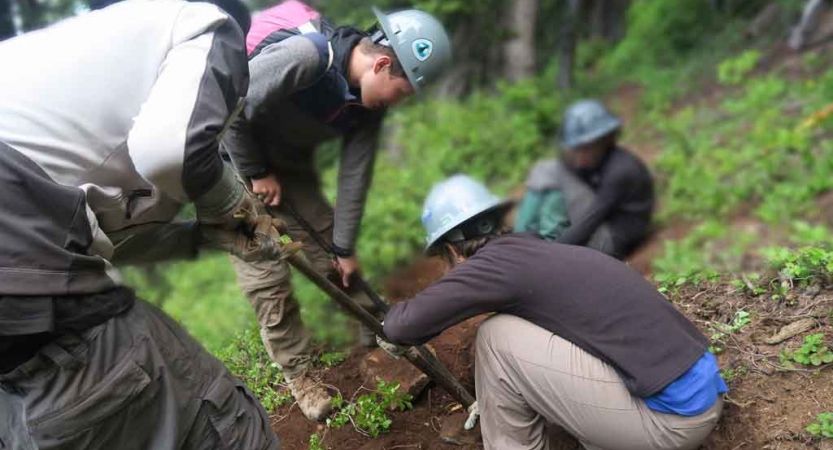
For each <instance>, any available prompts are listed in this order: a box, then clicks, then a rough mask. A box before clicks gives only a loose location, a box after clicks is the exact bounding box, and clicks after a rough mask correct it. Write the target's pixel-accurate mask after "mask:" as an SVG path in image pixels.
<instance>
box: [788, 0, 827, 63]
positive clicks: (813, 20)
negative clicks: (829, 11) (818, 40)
mask: <svg viewBox="0 0 833 450" xmlns="http://www.w3.org/2000/svg"><path fill="white" fill-rule="evenodd" d="M824 3H825V2H824V0H808V1H807V3H806V5H804V11H803V12H802V14H801V21H800V22H798V25H796V26H795V28H793V30H792V32H791V33H790V38H789V40H788V42H787V43H788V45H789V46H790V48H791V49H793V50H795V51H799V50H801V49H803V48H804V46H805V45H807V41H808V40H809V39H810V37H811V36H812V35H813V33H814V32H815V31H816V28H817V27H818V24H819V17H820V16H821V14H822V12H824V9H825V4H824Z"/></svg>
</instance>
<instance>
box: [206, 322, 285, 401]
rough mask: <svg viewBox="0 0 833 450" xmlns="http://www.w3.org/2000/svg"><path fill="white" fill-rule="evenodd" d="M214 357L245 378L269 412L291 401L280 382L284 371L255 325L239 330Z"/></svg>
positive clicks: (239, 376)
mask: <svg viewBox="0 0 833 450" xmlns="http://www.w3.org/2000/svg"><path fill="white" fill-rule="evenodd" d="M217 357H218V358H219V359H220V360H221V361H223V363H224V364H225V365H226V367H228V369H229V370H230V371H231V373H233V374H234V375H236V376H237V377H238V378H240V379H242V380H243V381H244V382H246V384H247V385H248V386H249V389H251V390H252V392H253V393H254V394H255V395H256V396H257V398H259V399H260V402H261V403H262V404H263V407H264V408H265V409H266V410H267V411H269V412H272V411H274V410H275V409H276V408H278V407H280V406H282V405H285V404H287V403H289V402H291V401H292V394H290V392H289V390H288V389H285V388H283V387H281V386H280V383H281V382H282V381H283V374H282V373H281V370H280V369H279V368H278V366H277V364H275V363H274V362H272V360H271V359H270V358H269V355H268V354H267V353H266V349H265V348H264V347H263V343H262V342H261V339H260V332H259V331H258V329H257V328H255V327H252V328H250V329H249V330H247V331H245V332H243V333H242V334H240V335H239V336H238V337H237V338H236V339H235V340H234V341H233V342H232V343H231V344H229V345H228V346H226V347H225V348H224V349H222V350H220V351H219V352H217Z"/></svg>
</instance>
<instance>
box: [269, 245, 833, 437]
mask: <svg viewBox="0 0 833 450" xmlns="http://www.w3.org/2000/svg"><path fill="white" fill-rule="evenodd" d="M668 233H672V234H674V233H673V232H672V231H668ZM664 237H665V236H664V234H663V233H659V234H658V235H657V237H655V238H654V239H653V240H652V241H650V242H649V243H648V244H646V246H644V247H643V250H640V251H642V252H651V251H652V250H651V249H652V248H654V247H655V246H657V245H659V243H660V242H661V240H662V239H663V238H664ZM634 257H635V258H636V259H637V260H639V259H640V258H641V257H642V256H641V255H640V253H639V252H637V254H636V255H635V256H634ZM443 270H444V266H443V264H442V262H440V261H436V260H423V261H420V262H418V263H416V264H415V265H413V266H411V267H409V268H407V269H405V270H403V271H402V272H400V273H399V274H397V275H396V276H394V277H392V278H391V280H390V281H389V282H388V284H387V289H386V294H387V295H388V298H389V299H390V300H392V301H394V302H396V301H399V300H401V299H403V298H407V297H410V296H412V295H413V294H414V293H416V292H419V291H420V290H421V289H423V288H424V287H425V286H427V285H428V284H430V283H431V282H432V281H433V280H434V279H436V278H437V277H439V276H441V274H442V273H443ZM670 300H671V301H673V302H674V304H675V305H676V306H677V307H678V308H679V309H680V310H681V311H682V312H683V313H684V314H686V316H688V317H689V318H690V319H691V320H692V321H694V322H695V323H696V324H697V325H698V326H699V327H700V328H701V329H702V330H703V332H704V333H705V334H706V335H711V334H712V333H713V323H723V324H729V323H731V322H732V319H733V317H734V315H735V312H736V311H737V310H739V309H744V310H746V311H748V312H750V313H751V314H752V323H751V324H750V325H748V326H746V327H745V328H744V329H742V330H741V331H740V332H738V333H736V334H734V335H731V336H729V337H728V338H727V339H726V342H725V345H724V346H723V347H724V351H723V352H722V353H721V354H720V355H718V359H719V361H720V366H721V368H724V369H729V368H731V369H732V370H733V371H734V372H735V373H736V374H738V375H734V376H733V377H731V378H730V379H729V380H728V382H729V386H730V392H729V394H728V396H727V398H726V400H727V401H726V408H725V410H724V414H723V417H722V419H721V421H720V423H719V425H718V427H717V429H716V430H715V431H714V433H713V434H712V436H711V437H710V438H709V439H708V441H707V442H706V444H705V445H704V446H703V447H702V448H703V449H708V450H738V449H784V450H787V449H833V443H830V442H824V441H818V440H814V439H813V438H812V437H811V436H810V435H809V434H808V433H806V432H805V431H804V428H805V427H806V426H807V425H809V424H810V423H811V422H812V421H813V419H814V418H815V416H816V415H817V414H818V413H820V412H824V411H833V367H831V365H828V366H823V367H821V368H803V367H800V365H797V366H799V367H798V368H797V369H796V370H787V369H784V368H782V367H781V365H780V363H779V360H778V352H779V350H780V349H782V348H785V347H789V348H798V347H799V346H800V345H801V341H802V339H803V336H805V335H807V334H811V333H819V332H823V333H825V335H826V336H827V337H828V339H829V338H830V337H833V326H831V324H832V323H833V318H832V317H831V315H833V287H825V288H818V287H813V288H810V289H807V290H803V291H802V290H798V289H796V290H795V293H794V294H793V295H791V296H790V297H788V299H786V300H785V301H783V302H774V301H772V300H770V299H769V296H768V295H761V296H758V297H752V296H749V295H747V294H746V293H744V292H743V290H741V289H739V288H737V287H734V286H729V285H725V284H719V285H713V286H706V287H700V288H686V289H683V290H682V291H680V292H678V293H676V294H672V295H670ZM806 318H813V319H815V321H816V326H815V327H814V328H813V329H812V330H810V331H807V332H805V333H802V334H801V335H798V336H795V337H793V338H790V339H788V340H786V341H785V342H782V343H780V344H777V345H767V344H764V343H763V341H764V339H766V338H767V337H769V336H772V335H774V334H776V333H777V332H778V331H779V329H781V328H782V327H783V326H785V325H788V324H790V323H792V322H795V321H797V320H800V319H806ZM482 320H483V317H476V318H473V319H470V320H469V321H466V322H464V323H462V324H460V325H457V326H455V327H453V328H451V329H449V330H447V331H446V332H445V333H443V334H442V335H440V336H438V337H437V338H435V339H434V340H433V341H432V342H431V343H430V344H431V345H432V346H433V347H434V349H435V350H436V352H437V356H438V358H439V359H440V361H442V363H443V364H445V365H446V366H447V367H448V368H449V369H450V370H451V371H452V372H453V373H454V374H455V376H457V377H458V378H459V379H460V380H461V381H462V383H463V384H464V385H465V386H466V387H467V388H468V389H470V390H472V392H473V389H474V354H473V348H472V345H473V343H474V338H475V336H476V333H477V326H478V325H479V324H480V322H482ZM828 341H829V340H828ZM365 354H366V350H364V349H360V348H356V349H353V351H352V353H351V355H350V357H349V358H348V359H347V360H346V361H345V362H343V363H342V364H341V365H339V366H337V367H335V368H333V369H328V370H326V369H324V368H321V369H319V373H318V375H319V376H320V377H321V379H322V380H323V382H324V383H325V384H326V385H328V386H329V387H330V388H331V389H332V390H333V391H336V390H338V391H339V392H341V394H342V395H343V396H344V397H345V398H351V397H352V396H353V395H354V394H357V393H358V394H359V395H360V394H361V393H362V392H363V391H364V390H365V389H373V388H374V387H375V386H374V385H373V383H372V381H371V380H364V379H362V376H361V375H360V370H359V366H360V363H361V360H362V358H363V357H364V355H365ZM400 364H407V362H405V361H404V360H403V361H402V362H401V363H400ZM391 370H392V371H396V370H397V369H396V368H395V367H392V368H391ZM460 414H463V412H462V409H461V407H460V405H459V404H458V403H457V402H455V401H454V399H453V398H452V397H451V396H449V395H448V394H446V393H445V392H444V391H443V390H441V389H439V388H436V387H433V386H432V387H429V389H428V390H427V392H426V393H425V394H424V395H423V396H422V397H421V398H419V399H416V401H415V402H414V409H413V410H410V411H404V412H393V413H390V415H391V417H392V419H393V424H392V426H391V430H390V432H389V433H387V434H383V435H381V436H379V437H378V438H375V439H372V438H369V437H367V436H364V435H362V434H361V433H360V432H358V431H356V430H355V429H354V428H353V427H352V426H351V425H349V424H348V425H346V426H344V427H342V428H340V429H330V428H327V427H326V426H324V425H320V424H312V423H310V422H309V421H307V420H306V419H305V418H304V417H303V415H302V414H301V413H300V411H298V409H297V407H296V406H295V405H289V406H286V407H283V408H281V409H280V410H279V411H277V413H276V414H275V415H274V416H273V426H274V428H275V430H276V431H277V433H278V435H279V436H280V437H281V440H282V442H283V447H282V448H284V449H286V450H302V449H307V445H308V440H309V436H310V435H312V434H313V433H318V434H319V435H321V436H323V437H324V440H323V443H324V446H325V448H332V449H340V450H371V449H373V450H376V449H378V450H382V449H449V450H451V449H462V450H470V449H478V448H482V445H479V444H474V445H464V446H457V445H452V444H447V443H444V442H443V441H442V439H441V436H440V430H441V429H442V426H443V422H444V421H448V420H455V419H457V420H459V415H460ZM455 416H457V417H455ZM553 432H554V433H556V434H558V435H559V436H560V437H559V439H558V441H557V442H558V443H557V446H556V449H557V450H573V449H579V448H580V447H579V446H578V444H577V442H576V441H575V440H574V439H572V438H571V437H570V436H568V435H566V434H565V433H563V432H559V431H558V430H555V431H553Z"/></svg>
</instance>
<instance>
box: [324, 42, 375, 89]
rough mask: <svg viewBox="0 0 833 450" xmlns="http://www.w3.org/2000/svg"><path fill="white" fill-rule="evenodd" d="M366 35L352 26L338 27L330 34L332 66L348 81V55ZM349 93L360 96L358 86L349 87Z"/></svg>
mask: <svg viewBox="0 0 833 450" xmlns="http://www.w3.org/2000/svg"><path fill="white" fill-rule="evenodd" d="M366 36H367V34H366V33H364V32H362V31H359V30H357V29H355V28H352V27H338V28H336V29H335V30H333V34H332V36H330V43H331V44H332V46H333V66H335V67H336V68H337V69H338V70H339V71H340V72H341V74H342V75H343V76H344V78H345V79H346V80H347V81H348V83H349V81H350V79H349V76H350V55H351V53H352V52H353V49H354V48H355V47H356V46H357V45H359V41H361V40H362V38H364V37H366ZM350 93H351V94H353V95H354V96H355V97H356V98H358V99H361V98H362V96H361V90H360V89H359V88H350Z"/></svg>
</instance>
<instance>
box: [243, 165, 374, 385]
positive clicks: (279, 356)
mask: <svg viewBox="0 0 833 450" xmlns="http://www.w3.org/2000/svg"><path fill="white" fill-rule="evenodd" d="M277 176H278V181H279V182H280V184H281V188H282V198H283V199H289V201H291V202H292V205H293V206H294V207H295V208H296V210H297V212H298V214H300V215H301V217H303V218H304V220H306V221H307V222H308V223H309V224H310V225H311V226H312V227H313V228H314V229H315V230H316V231H317V232H318V233H319V234H320V235H321V236H322V237H324V239H325V240H327V241H328V242H331V241H332V236H333V208H332V206H330V204H329V203H328V202H327V200H326V199H325V198H324V195H323V193H322V192H321V189H320V187H319V183H318V177H317V175H316V174H315V173H314V172H294V173H291V174H290V173H279V174H278V175H277ZM272 215H273V216H275V217H277V218H279V219H281V220H283V221H284V222H286V224H287V228H288V234H289V236H290V237H291V238H292V240H294V241H300V242H303V244H304V247H303V251H304V255H305V256H306V258H307V260H309V262H310V263H311V264H312V266H313V267H315V269H316V270H318V272H320V273H322V274H325V275H328V276H329V277H330V279H331V280H332V281H334V282H335V283H336V285H339V286H340V285H341V281H339V280H340V279H339V277H338V276H337V274H336V272H335V270H334V269H333V261H332V257H331V256H330V255H329V254H328V253H327V252H326V251H325V250H324V249H322V248H321V247H320V246H319V245H318V244H317V243H316V242H315V240H313V239H312V238H311V237H309V236H308V234H307V232H306V231H305V230H304V228H303V227H302V226H301V224H300V223H298V221H297V220H295V218H294V217H293V215H292V214H291V213H290V210H289V209H288V207H287V206H286V203H285V202H284V203H282V204H281V205H280V206H278V207H277V208H272ZM231 262H232V265H233V266H234V270H235V271H236V272H237V281H238V283H239V284H240V287H241V289H242V290H243V293H244V294H245V295H246V297H247V298H248V300H249V303H250V304H251V305H252V307H253V308H254V310H255V314H256V315H257V320H258V323H259V324H260V336H261V339H262V340H263V344H264V345H265V346H266V351H267V352H268V353H269V356H270V357H271V358H272V360H273V361H274V362H276V363H277V364H278V365H279V366H281V368H282V370H283V371H284V373H285V374H286V375H287V376H288V377H292V376H294V375H297V374H299V373H301V372H303V371H304V370H306V368H307V366H308V365H309V360H310V355H309V352H310V337H309V333H308V332H307V330H306V329H305V328H304V324H303V322H302V321H301V311H300V308H299V306H298V302H297V300H295V298H294V296H293V295H292V283H291V271H290V267H289V264H288V263H286V262H284V261H259V262H255V263H247V262H244V261H242V260H240V259H238V258H235V257H233V256H232V257H231ZM351 296H352V297H353V298H354V300H356V301H357V302H358V303H359V304H361V305H362V306H365V307H366V308H368V309H371V310H372V308H371V305H372V303H371V302H370V299H369V298H368V297H367V296H366V295H362V294H360V293H351Z"/></svg>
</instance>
